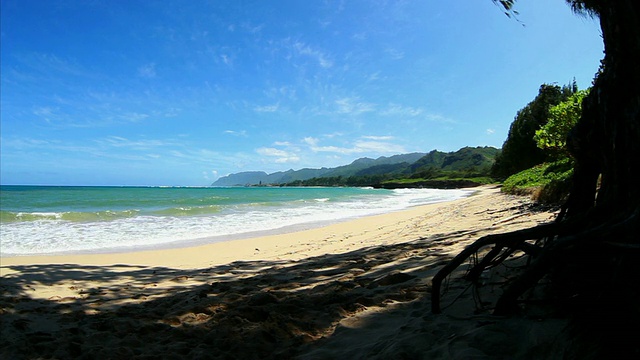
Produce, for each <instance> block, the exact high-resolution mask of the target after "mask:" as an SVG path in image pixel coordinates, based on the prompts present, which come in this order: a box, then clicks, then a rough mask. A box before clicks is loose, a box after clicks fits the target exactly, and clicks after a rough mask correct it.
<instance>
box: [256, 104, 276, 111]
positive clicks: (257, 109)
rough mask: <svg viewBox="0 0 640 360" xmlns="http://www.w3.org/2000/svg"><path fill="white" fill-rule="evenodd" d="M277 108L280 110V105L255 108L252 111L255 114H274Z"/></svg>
mask: <svg viewBox="0 0 640 360" xmlns="http://www.w3.org/2000/svg"><path fill="white" fill-rule="evenodd" d="M278 108H280V104H273V105H265V106H256V107H255V108H253V110H254V111H256V112H276V111H278Z"/></svg>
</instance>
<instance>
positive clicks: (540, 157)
mask: <svg viewBox="0 0 640 360" xmlns="http://www.w3.org/2000/svg"><path fill="white" fill-rule="evenodd" d="M576 91H577V86H576V85H575V84H574V85H572V86H563V87H560V86H558V85H549V84H543V85H541V86H540V90H539V91H538V95H537V96H536V98H535V99H534V100H533V101H531V102H530V103H529V104H527V106H525V107H524V108H522V109H520V110H519V111H518V113H517V114H516V117H515V119H514V121H513V123H511V128H510V129H509V135H508V136H507V140H506V141H505V142H504V144H503V145H502V153H501V154H500V155H499V156H498V157H497V158H496V162H495V165H494V166H493V169H492V170H491V172H492V175H493V176H494V177H497V178H502V179H504V178H507V177H508V176H510V175H513V174H515V173H517V172H519V171H522V170H525V169H529V168H531V167H532V166H534V165H538V164H541V163H543V162H544V161H546V160H548V154H547V152H545V151H544V150H542V149H540V148H538V145H537V144H536V142H535V141H534V136H535V133H536V130H539V129H540V128H541V127H542V126H544V125H545V124H546V123H547V120H548V119H549V108H551V107H552V106H554V105H558V104H559V103H561V102H562V101H565V100H567V99H568V98H569V97H570V96H571V95H572V94H573V93H575V92H576Z"/></svg>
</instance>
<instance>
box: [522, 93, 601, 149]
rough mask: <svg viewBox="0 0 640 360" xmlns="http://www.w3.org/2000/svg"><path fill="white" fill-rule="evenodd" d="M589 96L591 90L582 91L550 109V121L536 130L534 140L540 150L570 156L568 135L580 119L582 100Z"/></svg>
mask: <svg viewBox="0 0 640 360" xmlns="http://www.w3.org/2000/svg"><path fill="white" fill-rule="evenodd" d="M588 94H589V89H586V90H580V91H578V92H576V93H575V94H573V95H571V96H570V97H569V98H568V99H567V100H565V101H563V102H561V103H560V104H558V105H555V106H552V107H551V108H550V109H549V120H548V122H547V123H546V124H545V125H544V126H542V127H541V128H540V129H539V130H536V134H535V136H534V140H535V141H536V143H537V145H538V148H540V149H547V150H550V151H552V152H553V153H556V154H562V155H564V156H568V155H569V154H568V151H567V135H568V134H569V131H570V130H571V129H572V128H573V127H574V126H575V124H576V123H577V122H578V119H580V115H581V113H582V100H583V99H584V98H585V96H587V95H588Z"/></svg>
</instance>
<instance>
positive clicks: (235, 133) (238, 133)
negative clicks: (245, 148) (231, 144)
mask: <svg viewBox="0 0 640 360" xmlns="http://www.w3.org/2000/svg"><path fill="white" fill-rule="evenodd" d="M224 133H225V134H229V135H233V136H241V137H247V131H246V130H240V131H235V130H225V131H224Z"/></svg>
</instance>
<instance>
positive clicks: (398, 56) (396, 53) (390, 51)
mask: <svg viewBox="0 0 640 360" xmlns="http://www.w3.org/2000/svg"><path fill="white" fill-rule="evenodd" d="M385 52H386V53H387V54H389V56H391V58H392V59H393V60H400V59H402V58H404V52H403V51H399V50H396V49H392V48H389V49H386V50H385Z"/></svg>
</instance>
